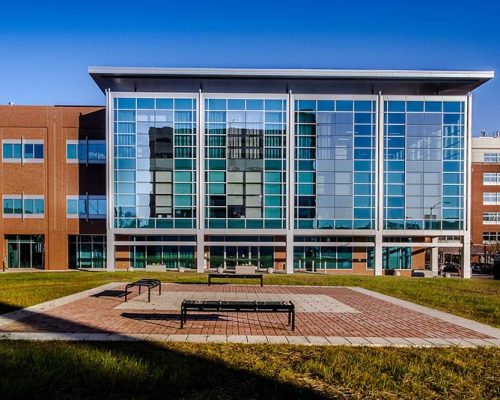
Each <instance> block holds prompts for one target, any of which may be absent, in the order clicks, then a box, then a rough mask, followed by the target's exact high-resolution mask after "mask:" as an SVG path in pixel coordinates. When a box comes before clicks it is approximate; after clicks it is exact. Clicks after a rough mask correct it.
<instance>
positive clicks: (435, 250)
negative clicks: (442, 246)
mask: <svg viewBox="0 0 500 400" xmlns="http://www.w3.org/2000/svg"><path fill="white" fill-rule="evenodd" d="M438 242H439V238H438V237H434V238H432V243H438ZM431 268H432V276H438V274H439V247H437V245H436V247H432V249H431Z"/></svg>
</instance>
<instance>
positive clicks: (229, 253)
mask: <svg viewBox="0 0 500 400" xmlns="http://www.w3.org/2000/svg"><path fill="white" fill-rule="evenodd" d="M274 253H275V250H274V247H273V246H248V245H244V246H210V247H209V250H208V260H209V265H210V268H219V267H222V268H229V269H231V268H234V267H235V266H236V265H254V266H256V267H257V268H274V267H275V266H274V261H275V254H274Z"/></svg>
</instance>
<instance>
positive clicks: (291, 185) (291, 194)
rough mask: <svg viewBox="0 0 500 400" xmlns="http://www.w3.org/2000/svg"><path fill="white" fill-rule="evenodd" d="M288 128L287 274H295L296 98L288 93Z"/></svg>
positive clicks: (290, 92)
mask: <svg viewBox="0 0 500 400" xmlns="http://www.w3.org/2000/svg"><path fill="white" fill-rule="evenodd" d="M287 103H288V104H287V118H286V121H287V124H286V125H287V126H286V136H287V137H286V140H287V143H286V144H287V148H286V166H287V170H286V193H287V196H286V205H287V206H286V211H285V215H286V219H287V221H286V273H287V274H293V261H294V260H293V236H294V229H295V162H294V161H295V117H294V109H295V106H294V96H293V94H292V91H289V92H288V98H287Z"/></svg>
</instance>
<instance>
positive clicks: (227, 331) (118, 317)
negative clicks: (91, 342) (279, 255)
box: [0, 284, 491, 344]
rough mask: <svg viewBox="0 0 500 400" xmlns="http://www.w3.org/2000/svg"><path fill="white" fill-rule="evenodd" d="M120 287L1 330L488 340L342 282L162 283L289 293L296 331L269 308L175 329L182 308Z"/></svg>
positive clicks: (199, 317)
mask: <svg viewBox="0 0 500 400" xmlns="http://www.w3.org/2000/svg"><path fill="white" fill-rule="evenodd" d="M124 287H125V285H124V284H117V285H116V286H115V287H113V288H109V289H106V290H103V291H101V292H100V293H97V294H95V295H90V296H87V297H85V298H82V299H79V300H75V301H72V302H70V303H68V304H65V305H61V306H58V307H54V308H51V309H48V310H45V311H43V312H33V313H32V314H29V315H28V316H26V317H24V318H22V319H20V320H19V321H14V322H9V323H7V324H4V325H1V326H0V333H1V332H57V333H82V334H84V333H94V334H95V333H106V334H108V333H114V334H121V335H134V334H135V335H202V336H188V337H191V338H192V339H194V340H196V339H197V338H198V339H200V340H201V341H207V340H208V341H217V340H218V339H220V338H222V337H223V338H225V337H227V336H228V335H232V336H235V337H236V336H238V335H239V336H246V337H247V340H248V341H249V342H250V341H259V340H260V339H259V338H264V339H262V340H263V341H266V342H267V341H269V342H271V341H272V339H269V340H266V339H265V338H266V337H268V338H270V337H274V336H276V337H283V336H285V337H287V340H288V341H289V342H292V343H293V342H297V343H298V342H301V341H302V340H303V339H304V338H306V337H312V338H313V339H312V340H316V341H319V342H321V341H325V340H326V339H325V338H328V337H344V338H346V339H347V340H348V341H350V342H351V343H353V344H357V343H356V341H357V340H358V339H359V340H361V339H362V340H368V342H372V343H375V344H377V343H380V344H383V340H384V339H380V338H407V339H409V338H411V340H413V341H415V340H416V339H418V338H420V339H447V338H453V339H471V340H474V339H491V337H490V336H488V335H485V334H483V333H480V332H477V331H475V330H472V329H468V328H465V327H462V326H459V325H455V324H453V323H450V322H447V321H444V320H442V319H440V318H436V317H432V316H428V315H425V314H423V313H420V312H417V311H413V310H410V309H408V308H406V307H402V306H400V305H397V304H392V303H391V302H388V301H384V300H380V299H377V298H375V297H373V296H370V295H368V294H365V293H360V292H358V291H356V290H353V289H350V288H347V287H316V286H315V287H311V286H267V287H263V288H261V287H259V286H256V285H227V284H225V285H213V286H210V287H208V286H207V285H202V284H199V285H197V284H196V285H195V284H163V285H162V296H164V297H165V296H166V297H168V298H169V299H170V300H172V297H173V298H175V294H178V296H177V300H179V299H180V298H183V297H186V298H189V297H190V295H191V297H193V298H200V295H201V296H202V297H203V296H204V295H203V294H205V295H206V297H207V298H214V297H215V298H217V297H220V298H221V299H223V298H232V297H235V296H236V297H237V298H240V297H241V296H243V297H245V295H246V297H247V298H249V299H254V298H255V299H257V298H259V296H260V298H264V299H266V300H268V299H271V298H273V297H276V299H277V300H283V299H284V298H286V297H287V296H290V298H293V299H294V300H295V301H297V300H298V301H299V302H300V304H298V305H297V309H298V312H297V314H296V328H295V331H294V332H292V331H291V329H290V327H289V326H288V325H287V316H286V315H285V314H274V313H230V312H219V313H193V314H190V315H189V316H188V321H187V324H186V325H185V327H184V329H180V321H179V309H178V308H176V309H162V307H165V305H166V304H171V303H169V301H167V300H164V299H162V298H161V297H159V296H158V293H157V291H156V290H154V291H153V292H152V294H151V300H152V301H151V303H149V304H148V303H146V301H147V300H146V295H145V294H144V292H143V294H142V295H140V296H138V295H137V293H134V294H132V295H129V298H130V299H131V301H130V302H128V303H124V300H123V289H124ZM167 293H168V295H167ZM273 295H274V296H273ZM325 296H327V297H330V298H332V302H331V304H326V305H325V306H324V307H321V305H318V301H319V300H321V299H322V298H323V299H325ZM179 301H180V300H179ZM170 308H174V307H170ZM313 310H314V311H313ZM207 335H210V336H208V337H207ZM251 338H253V339H251ZM314 338H315V339H314ZM410 342H411V341H410ZM359 344H362V343H359Z"/></svg>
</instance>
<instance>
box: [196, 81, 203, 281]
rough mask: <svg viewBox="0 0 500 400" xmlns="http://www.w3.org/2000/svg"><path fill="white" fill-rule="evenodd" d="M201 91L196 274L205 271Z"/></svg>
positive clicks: (198, 110) (201, 107)
mask: <svg viewBox="0 0 500 400" xmlns="http://www.w3.org/2000/svg"><path fill="white" fill-rule="evenodd" d="M204 102H205V100H204V96H203V93H202V92H201V89H200V90H199V92H198V98H197V103H198V104H197V107H196V114H197V121H196V136H197V137H196V189H197V190H196V219H197V221H196V272H204V271H205V150H204V149H205V104H204Z"/></svg>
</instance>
